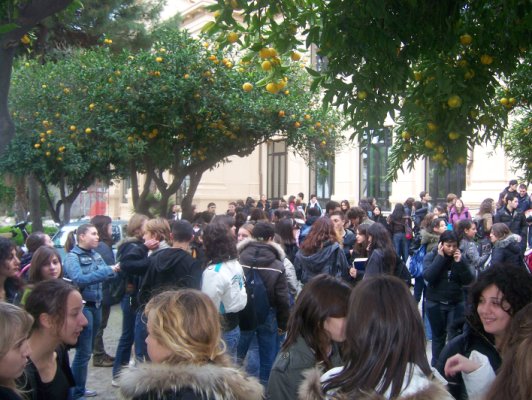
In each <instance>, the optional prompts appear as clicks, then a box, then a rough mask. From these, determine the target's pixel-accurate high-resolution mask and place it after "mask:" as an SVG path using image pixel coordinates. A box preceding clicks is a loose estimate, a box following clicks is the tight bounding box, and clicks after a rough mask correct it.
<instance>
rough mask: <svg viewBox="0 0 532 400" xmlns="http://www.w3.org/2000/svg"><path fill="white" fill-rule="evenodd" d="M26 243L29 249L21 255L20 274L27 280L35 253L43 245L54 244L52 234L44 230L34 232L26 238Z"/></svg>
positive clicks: (50, 245) (51, 245)
mask: <svg viewBox="0 0 532 400" xmlns="http://www.w3.org/2000/svg"><path fill="white" fill-rule="evenodd" d="M25 244H26V249H28V251H27V252H26V253H25V254H24V255H22V257H20V272H19V273H18V276H19V277H21V278H23V279H24V280H27V279H28V271H29V269H30V266H31V260H32V258H33V254H34V253H35V252H36V251H37V249H38V248H39V247H41V246H47V247H54V244H53V242H52V239H50V236H48V235H47V234H46V233H43V232H32V233H31V234H30V235H29V236H28V238H27V239H26V243H25Z"/></svg>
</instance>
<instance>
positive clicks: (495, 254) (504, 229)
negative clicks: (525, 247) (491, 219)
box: [490, 222, 523, 267]
mask: <svg viewBox="0 0 532 400" xmlns="http://www.w3.org/2000/svg"><path fill="white" fill-rule="evenodd" d="M490 240H491V243H492V246H493V249H492V250H491V263H490V264H491V265H493V264H497V263H506V264H512V265H515V266H518V267H521V266H522V265H523V253H522V251H521V244H520V241H521V237H520V236H519V235H515V234H513V233H512V232H510V229H509V228H508V226H507V225H506V224H505V223H504V222H497V223H495V224H493V225H492V227H491V232H490Z"/></svg>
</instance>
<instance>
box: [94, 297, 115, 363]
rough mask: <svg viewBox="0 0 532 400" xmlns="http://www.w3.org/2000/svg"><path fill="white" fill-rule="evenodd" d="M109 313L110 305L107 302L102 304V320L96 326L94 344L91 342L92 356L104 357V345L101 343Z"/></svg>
mask: <svg viewBox="0 0 532 400" xmlns="http://www.w3.org/2000/svg"><path fill="white" fill-rule="evenodd" d="M110 315H111V306H110V305H109V304H106V305H102V320H101V322H100V327H99V328H98V331H97V332H96V336H95V337H94V344H93V346H94V347H93V349H92V352H93V356H94V358H98V357H100V358H101V357H104V356H105V354H106V352H105V346H104V344H103V331H104V329H105V328H107V322H109V316H110Z"/></svg>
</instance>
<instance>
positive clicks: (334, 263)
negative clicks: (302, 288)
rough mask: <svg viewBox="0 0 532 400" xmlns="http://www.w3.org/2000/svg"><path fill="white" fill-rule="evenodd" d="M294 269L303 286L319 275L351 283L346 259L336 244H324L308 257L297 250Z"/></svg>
mask: <svg viewBox="0 0 532 400" xmlns="http://www.w3.org/2000/svg"><path fill="white" fill-rule="evenodd" d="M294 267H295V268H296V272H297V273H298V275H300V276H301V283H303V284H305V283H307V282H308V281H309V280H311V279H312V278H313V277H314V276H316V275H319V274H328V275H334V276H336V277H341V278H343V279H345V280H346V281H351V278H350V276H349V264H348V263H347V258H346V257H345V253H344V252H343V251H342V249H341V248H340V245H339V244H338V243H337V242H334V243H332V242H329V243H326V244H325V245H324V246H323V247H322V248H321V249H320V250H319V251H317V252H316V253H313V254H309V255H305V254H303V252H302V251H301V250H299V251H298V252H297V254H296V259H295V261H294Z"/></svg>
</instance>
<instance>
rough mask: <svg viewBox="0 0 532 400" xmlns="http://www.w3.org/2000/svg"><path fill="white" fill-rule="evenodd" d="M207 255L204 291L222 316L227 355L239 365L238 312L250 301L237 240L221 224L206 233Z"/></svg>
mask: <svg viewBox="0 0 532 400" xmlns="http://www.w3.org/2000/svg"><path fill="white" fill-rule="evenodd" d="M203 244H204V245H205V254H206V255H207V259H208V260H209V262H208V265H207V267H206V268H205V270H204V271H203V282H202V286H201V290H202V292H204V293H206V294H207V295H208V296H209V297H210V298H211V299H212V301H213V302H214V305H215V306H216V307H217V308H218V311H219V313H220V314H221V316H222V321H223V324H222V328H223V339H224V341H225V343H226V345H227V353H228V354H229V356H231V357H232V358H233V361H234V362H236V354H237V347H238V342H239V340H240V327H239V322H240V321H239V318H238V312H239V311H241V310H242V309H244V307H245V306H246V302H247V294H246V288H245V287H244V280H245V279H244V271H243V270H242V265H240V262H239V261H238V253H237V250H236V239H235V237H234V236H233V234H232V233H231V231H230V230H229V228H228V227H227V225H226V224H224V223H221V222H212V223H210V224H209V225H207V227H206V228H205V231H204V233H203Z"/></svg>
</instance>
